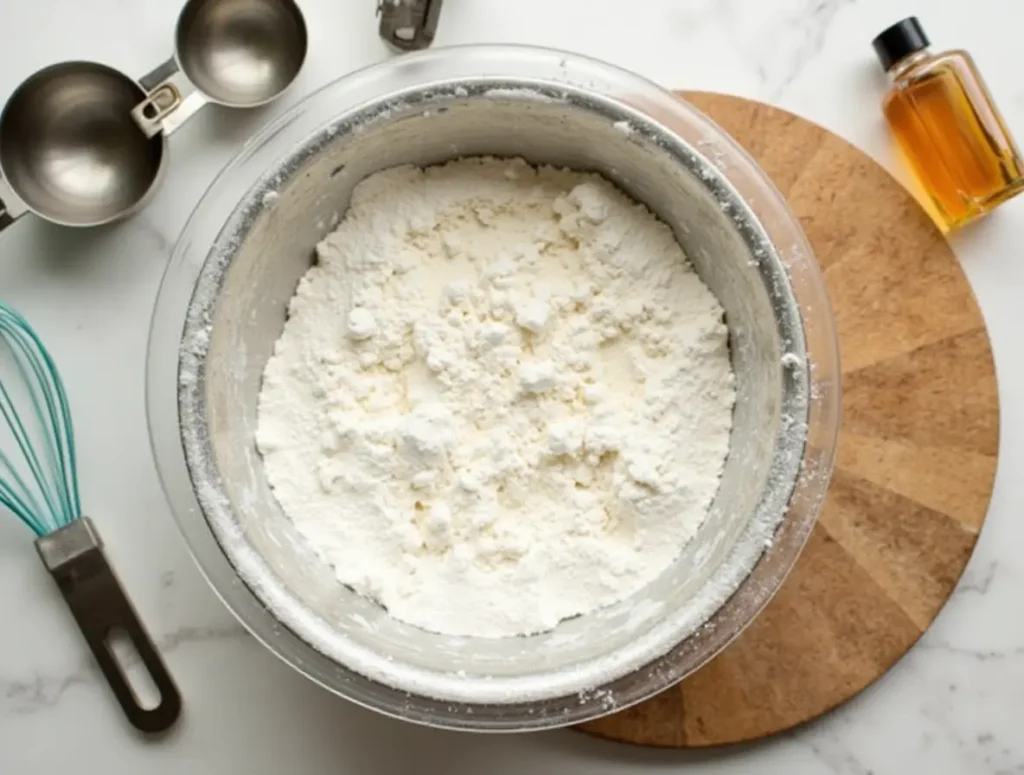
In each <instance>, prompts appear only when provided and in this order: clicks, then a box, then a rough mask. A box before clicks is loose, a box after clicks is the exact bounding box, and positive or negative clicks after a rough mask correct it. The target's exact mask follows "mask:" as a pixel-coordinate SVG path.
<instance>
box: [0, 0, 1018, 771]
mask: <svg viewBox="0 0 1024 775" xmlns="http://www.w3.org/2000/svg"><path fill="white" fill-rule="evenodd" d="M301 2H302V7H303V11H304V13H305V14H306V17H307V20H308V21H309V23H310V31H311V51H310V57H309V60H308V61H307V64H306V67H305V69H304V71H303V73H302V74H301V76H300V78H299V80H298V82H297V83H296V84H295V86H294V87H293V89H292V90H291V91H290V92H289V93H288V94H287V95H286V97H285V99H284V100H283V101H282V103H281V104H279V105H275V106H273V107H272V108H270V109H268V110H265V111H262V112H261V113H260V114H259V115H258V116H255V117H250V118H247V119H245V120H240V119H235V118H230V117H225V115H224V113H223V111H209V112H208V113H207V114H205V115H203V116H202V117H200V118H199V119H197V120H196V121H195V122H194V123H193V124H190V125H189V126H187V127H185V128H184V129H182V130H181V131H180V132H178V133H177V134H175V135H174V136H173V137H172V138H171V139H170V141H169V145H170V154H169V166H168V174H167V175H166V178H165V180H164V181H163V184H162V187H161V189H160V191H158V192H157V194H156V196H155V197H154V198H153V200H152V202H151V203H150V205H149V206H148V207H147V209H146V210H145V212H144V213H142V214H140V215H139V216H137V217H136V218H134V219H133V220H131V221H129V222H127V223H124V224H120V225H118V226H115V227H105V228H103V229H100V230H97V231H96V232H94V233H91V234H82V233H70V232H67V231H62V230H59V229H55V228H51V227H48V226H44V225H42V224H40V223H38V222H32V221H31V220H25V221H24V222H19V223H18V224H16V225H15V226H13V227H11V228H10V229H8V230H6V231H5V232H4V233H3V234H2V235H0V296H2V298H4V300H5V301H9V302H12V303H14V304H15V305H16V306H18V307H19V308H20V309H21V310H22V311H23V312H24V313H25V314H26V315H27V316H28V317H29V318H30V319H31V320H32V321H33V323H34V324H36V326H37V327H38V328H39V329H40V330H42V331H43V332H44V334H45V336H46V337H47V344H48V345H49V346H50V348H51V350H52V351H53V353H54V356H55V357H56V359H57V360H58V362H59V363H60V365H61V369H62V371H63V372H64V377H65V381H66V382H67V385H68V389H69V392H70V394H71V402H72V405H73V408H74V411H75V413H76V421H77V425H78V431H79V433H78V435H79V444H80V451H81V454H82V460H83V469H84V470H83V482H84V483H85V485H84V486H85V493H84V495H85V501H86V503H87V504H88V507H89V510H90V513H91V514H93V515H95V516H96V517H97V519H98V520H99V521H100V524H101V527H102V530H103V533H104V536H105V537H106V540H107V542H108V544H109V546H110V549H111V552H112V554H114V555H115V557H114V561H115V565H116V566H117V568H118V570H119V573H120V574H121V575H122V578H123V579H125V580H126V583H127V586H128V588H129V590H130V592H131V594H132V597H133V599H134V601H135V604H136V606H137V607H138V609H139V611H140V613H141V614H142V616H143V617H144V619H145V620H146V622H147V623H148V625H149V626H150V628H151V630H152V632H153V634H154V637H155V638H156V639H157V641H158V643H159V645H160V647H161V649H163V651H164V652H165V654H166V656H167V661H168V663H169V665H170V668H171V670H172V671H173V673H174V675H175V677H176V679H177V680H178V682H179V685H180V687H181V689H182V693H183V695H184V701H185V718H184V720H183V722H182V724H181V726H180V727H179V728H178V729H177V730H176V731H175V733H174V734H173V735H171V736H170V737H168V738H166V739H164V740H161V741H154V742H145V741H141V740H140V739H138V738H137V737H135V736H134V735H133V734H132V733H131V731H130V730H129V729H128V728H127V726H126V725H125V724H124V722H123V720H122V719H121V718H120V717H119V712H118V710H117V708H116V706H115V704H114V703H113V701H112V700H111V698H110V697H109V696H108V690H107V689H106V687H105V686H104V685H103V684H102V683H101V682H100V680H99V676H98V673H97V671H96V668H95V667H94V666H93V664H92V662H91V658H90V657H89V655H88V653H87V651H86V649H85V647H84V644H83V643H82V641H81V639H80V638H79V637H78V635H77V632H76V631H75V630H74V628H73V625H72V624H70V622H69V616H68V614H67V611H66V609H65V608H64V607H63V603H62V602H61V601H60V599H59V597H58V596H57V595H56V594H55V593H54V592H53V590H52V589H51V587H50V586H49V585H50V582H49V580H48V579H47V577H46V575H45V573H43V572H42V571H41V569H40V568H39V565H38V562H37V561H36V560H35V558H34V556H33V553H32V550H31V545H30V544H29V543H28V542H27V541H26V542H24V543H25V545H24V546H21V545H14V542H15V541H16V540H17V539H16V538H14V536H16V535H18V534H16V533H15V532H14V529H13V528H12V529H9V530H8V529H0V540H2V541H3V542H4V543H5V544H7V543H10V544H12V545H10V546H8V545H5V546H4V547H3V549H0V554H2V556H3V558H4V561H3V562H0V617H2V620H3V622H4V624H3V625H2V626H0V773H3V775H35V773H46V774H47V775H49V773H54V772H58V771H61V770H64V769H66V770H71V769H74V770H75V771H78V772H86V773H92V772H97V773H99V772H104V773H113V775H120V774H121V773H123V774H124V775H134V774H135V773H140V772H145V773H147V774H149V773H154V774H156V775H165V774H166V775H171V774H172V773H173V774H174V775H177V774H178V773H180V772H183V771H191V770H195V771H197V772H204V773H205V772H223V773H269V774H273V773H278V772H286V771H287V772H292V773H295V775H313V774H316V775H319V774H320V773H324V774H325V775H326V773H337V772H360V773H373V775H398V774H399V773H402V774H403V775H404V773H408V772H412V771H423V772H446V773H449V774H451V775H470V774H471V773H478V772H489V773H495V775H512V773H517V774H518V773H520V772H535V773H540V774H542V775H543V774H544V773H552V774H553V773H558V774H559V775H583V774H584V773H586V774H587V775H611V773H616V775H618V774H620V773H626V775H641V774H644V775H647V774H648V773H669V772H680V771H683V770H684V769H685V770H686V771H687V772H688V773H695V774H696V775H705V773H709V774H714V775H720V774H724V775H739V773H748V772H757V773H759V775H783V774H784V775H830V774H832V773H835V774H836V775H886V774H888V773H905V772H928V773H930V774H931V775H1012V774H1014V773H1024V734H1022V732H1021V721H1020V720H1021V719H1022V718H1024V691H1022V687H1024V616H1022V615H1021V603H1020V590H1021V589H1022V588H1024V559H1022V558H1024V521H1022V520H1021V519H1020V503H1021V502H1024V479H1022V478H1021V477H1020V475H1019V472H1020V471H1022V470H1024V361H1022V360H1021V359H1020V357H1019V342H1020V338H1021V333H1022V323H1021V317H1020V314H1019V306H1020V299H1019V293H1020V289H1021V288H1024V262H1022V261H1021V260H1020V258H1019V256H1020V250H1019V242H1020V235H1021V228H1022V224H1024V199H1022V200H1020V201H1017V202H1012V203H1010V204H1009V205H1007V206H1006V207H1005V208H1003V209H1002V210H1001V211H1000V212H999V213H997V214H996V215H995V216H994V217H992V218H990V219H988V220H987V221H985V222H984V223H982V224H980V225H979V226H978V227H976V228H975V229H972V230H971V231H970V232H969V233H965V234H963V235H960V236H958V237H957V238H955V239H954V249H955V250H956V251H957V253H958V255H959V257H960V259H961V261H962V264H963V266H964V269H965V271H966V273H967V275H968V277H969V279H970V280H971V282H972V285H973V287H974V290H975V292H976V295H977V296H978V299H979V302H980V305H981V308H982V310H983V312H984V314H985V317H986V320H987V322H988V325H989V328H990V334H991V338H992V343H993V349H994V352H995V357H996V365H997V369H998V372H999V379H1000V397H1001V404H1002V417H1001V422H1002V429H1001V430H1002V433H1001V450H1000V470H999V473H998V475H997V480H996V488H995V493H994V496H993V500H992V506H991V510H990V515H989V518H988V521H987V524H986V526H985V529H984V531H983V533H982V536H981V539H980V542H979V545H978V548H977V550H976V553H975V556H974V558H973V560H972V562H971V564H970V566H969V567H968V571H967V573H966V575H965V576H964V579H963V581H962V582H961V584H960V587H959V588H958V590H957V592H956V593H955V594H954V596H953V598H952V599H951V600H950V602H949V603H948V604H947V606H946V608H945V610H944V611H943V612H942V614H941V615H940V616H939V619H938V620H937V621H936V623H935V625H934V626H933V628H932V629H931V630H930V631H929V632H928V633H927V634H926V635H925V636H924V637H923V638H922V640H921V642H920V643H919V644H918V645H917V646H916V647H915V648H914V649H913V650H912V651H911V653H910V654H909V655H908V656H907V657H906V658H905V659H903V660H902V661H901V662H900V663H899V664H897V666H896V667H895V668H894V669H893V670H892V671H891V672H890V673H889V674H888V675H887V676H885V677H884V678H883V679H882V680H881V681H879V682H878V683H876V684H875V685H873V686H871V687H869V688H868V689H867V690H866V691H865V692H863V693H862V694H861V695H860V696H858V697H857V698H855V699H854V700H853V701H852V702H850V703H848V704H847V705H845V706H844V707H842V708H840V709H838V710H837V711H836V712H834V713H832V714H830V715H829V716H827V717H825V718H824V719H821V720H820V721H817V722H814V723H812V724H809V725H808V726H806V727H804V728H801V729H798V730H796V731H794V732H792V733H790V734H786V735H783V736H780V737H779V738H777V739H773V740H768V741H765V742H763V743H760V744H756V745H750V746H740V747H737V748H733V749H728V750H724V751H712V752H696V753H693V752H678V751H653V750H641V749H633V748H628V747H624V746H619V745H614V744H609V743H605V742H602V741H598V740H591V739H589V738H585V737H583V736H582V735H579V734H577V733H573V732H558V733H551V734H543V735H535V736H530V737H499V738H494V737H477V736H468V735H453V734H447V733H441V732H435V731H431V730H423V729H418V728H415V727H412V726H410V725H407V724H403V723H401V722H398V721H393V720H389V719H385V718H383V717H380V716H377V715H375V714H371V713H369V712H367V711H363V710H361V709H358V708H356V707H355V706H353V705H350V704H348V703H346V702H344V701H341V700H339V699H337V698H334V697H332V696H331V695H329V694H328V693H327V692H325V691H323V690H322V689H320V688H319V687H317V686H315V685H313V684H312V683H311V682H309V681H307V680H305V679H304V678H301V677H300V676H298V675H296V674H295V673H293V672H292V671H290V670H289V669H288V668H287V667H286V666H284V665H283V664H281V663H280V662H278V661H277V660H276V659H274V658H273V657H272V656H271V655H270V654H269V653H268V652H266V650H264V649H263V648H262V647H260V646H259V645H258V644H257V643H256V642H255V641H254V640H253V639H252V638H251V637H249V636H248V635H246V634H245V633H244V631H243V630H242V628H241V627H240V626H239V625H237V624H236V623H235V622H234V620H233V619H232V618H231V616H230V615H229V614H228V613H227V612H226V611H225V610H224V609H223V607H222V606H221V605H220V603H219V602H218V601H217V600H216V598H215V597H214V596H213V595H212V593H211V592H210V591H209V590H208V589H207V587H206V585H205V582H204V581H203V580H202V578H201V577H200V575H199V572H198V570H197V569H196V568H195V566H194V564H193V563H192V561H191V560H190V559H189V557H188V555H187V552H186V551H185V549H184V546H183V544H182V542H181V541H180V540H179V539H178V537H177V532H176V529H175V527H174V525H173V521H172V518H171V516H170V513H169V510H168V508H167V507H166V506H165V504H164V500H163V496H162V493H161V492H160V487H159V484H158V482H157V479H156V474H155V471H154V470H153V467H152V464H151V463H150V461H149V450H148V443H147V438H146V431H145V427H146V419H145V415H144V404H143V399H142V391H143V369H144V359H145V342H146V331H147V330H148V326H149V317H150V314H151V311H152V303H153V299H154V296H155V293H156V288H157V284H158V283H159V279H160V275H161V273H162V270H163V266H164V263H165V262H166V260H167V257H168V256H169V253H170V250H171V248H172V246H173V243H174V240H175V239H176V236H177V234H178V232H179V231H180V229H181V227H182V225H183V224H184V222H185V220H186V218H187V217H188V214H189V213H190V212H191V210H192V208H193V207H194V205H195V203H196V201H197V200H198V198H199V197H200V196H201V194H202V192H203V191H204V190H205V188H206V186H207V185H209V183H210V181H211V180H212V179H213V177H214V175H215V174H216V173H217V171H218V170H219V169H220V168H221V167H222V165H223V164H225V163H226V162H227V161H228V160H229V159H230V157H231V155H232V154H233V153H234V152H235V151H236V150H237V149H238V147H239V145H240V142H241V141H242V140H243V139H244V137H245V136H246V134H247V133H248V132H249V131H252V130H253V129H255V127H256V126H257V125H258V124H259V123H260V122H262V121H265V120H269V119H270V118H272V117H273V116H275V115H277V114H278V113H279V112H280V111H281V110H283V109H285V108H286V107H287V106H288V105H289V104H294V102H295V101H297V100H298V99H301V98H302V97H303V96H305V95H307V94H309V93H310V92H311V91H313V90H314V89H316V88H318V87H319V86H321V85H323V84H324V83H327V82H328V81H330V80H333V79H334V78H337V77H339V76H340V75H342V74H344V73H346V72H349V71H351V70H354V69H356V68H358V67H361V66H364V65H367V64H370V63H372V62H375V61H379V60H381V59H384V58H385V57H387V56H389V54H388V53H387V52H386V51H385V50H384V48H383V46H382V45H381V44H379V42H378V41H377V39H376V36H375V29H376V28H375V19H374V6H375V0H301ZM129 6H130V7H129ZM178 10H179V9H178V7H177V4H176V3H168V2H166V0H136V2H132V3H130V4H126V3H124V2H122V0H88V2H82V3H70V2H68V0H37V2H34V3H19V4H13V5H11V7H10V8H9V9H7V11H6V14H5V18H4V22H3V24H0V95H3V96H4V97H6V95H8V94H10V92H11V91H12V90H13V89H14V87H15V86H16V85H17V83H18V82H19V81H20V80H21V79H22V78H24V77H26V76H27V75H28V74H29V73H31V72H32V71H34V70H36V69H38V68H39V67H42V66H45V65H47V64H50V63H52V62H55V61H58V60H61V59H71V58H88V59H98V60H100V61H104V62H108V63H110V64H113V65H116V66H118V67H122V68H124V69H125V70H126V71H128V72H131V73H134V74H141V73H143V72H146V71H148V70H149V69H151V68H152V67H153V66H154V65H155V64H156V63H157V62H158V61H160V60H161V59H163V58H165V57H166V56H167V55H168V54H169V53H170V40H171V37H172V27H173V22H174V18H175V17H176V15H177V12H178ZM914 12H917V13H918V14H919V15H920V16H921V17H922V20H923V22H924V23H925V25H926V27H927V29H928V31H929V33H930V35H931V36H932V38H933V40H934V41H935V42H936V45H937V46H944V47H964V48H966V49H968V50H970V51H971V52H972V53H974V54H975V56H976V58H977V59H978V61H979V64H980V66H981V69H982V71H983V72H984V74H985V75H986V77H987V79H988V82H989V86H990V88H991V90H992V91H993V93H994V94H995V97H996V100H997V102H998V103H999V104H1000V105H1001V106H1002V107H1003V109H1004V111H1005V113H1006V118H1007V120H1008V123H1009V124H1010V126H1011V127H1012V128H1014V129H1015V130H1016V132H1017V134H1018V135H1019V136H1024V88H1022V87H1021V85H1020V80H1019V67H1018V66H1017V65H1018V63H1017V61H1016V55H1015V53H1014V52H1015V49H1014V46H1013V42H1014V30H1015V29H1019V28H1020V27H1021V25H1022V24H1024V5H1021V4H1020V3H1019V0H990V2H989V3H986V4H985V8H984V11H983V12H978V11H972V10H969V8H968V6H967V5H965V4H964V3H962V2H958V1H957V0H933V2H930V3H920V2H918V3H911V2H909V0H777V1H773V2H771V3H767V2H762V1H761V0H633V2H623V1H622V0H559V1H558V2H542V1H541V0H519V2H515V3H511V2H507V1H506V0H448V2H446V3H445V8H444V15H443V18H442V21H441V27H440V30H439V37H438V43H439V44H454V43H473V42H492V41H493V42H520V43H535V44H540V45H549V46H556V47H562V48H567V49H572V50H576V51H579V52H581V53H585V54H590V55H593V56H597V57H600V58H603V59H608V60H611V61H614V62H617V63H619V64H621V65H623V66H625V67H628V68H630V69H633V70H636V71H638V72H640V73H642V74H644V75H647V76H648V77H650V78H652V79H654V80H657V81H659V82H661V83H663V84H665V85H666V86H670V87H676V88H690V89H705V90H717V91H724V92H730V93H735V94H740V95H742V96H747V97H752V98H756V99H761V100H764V101H768V102H772V103H775V104H778V105H780V106H781V107H784V108H786V109H788V110H792V111H794V112H797V113H800V114H802V115H804V116H806V117H808V118H810V119H812V120H815V121H817V122H819V123H822V124H824V125H826V126H827V127H828V128H829V129H831V130H833V131H835V132H838V133H839V134H840V135H843V136H844V137H846V138H847V139H849V140H850V141H851V142H853V143H855V144H856V145H858V146H859V147H861V148H863V149H865V150H866V151H867V152H868V153H870V154H871V155H872V156H874V157H875V158H876V159H878V160H879V161H880V162H882V163H883V164H885V165H886V166H888V167H889V168H890V169H891V170H892V171H893V172H894V174H896V175H897V176H898V177H899V178H900V179H903V180H905V179H906V176H905V174H904V173H903V171H902V169H901V168H900V167H899V166H898V163H897V160H896V158H895V155H894V154H893V153H892V150H891V146H890V144H889V142H888V139H887V136H886V133H885V131H884V128H883V126H882V124H881V120H880V117H879V112H878V102H879V100H880V97H881V92H882V90H883V89H884V78H883V77H882V76H881V74H880V73H878V72H877V67H876V66H875V65H874V63H873V60H872V54H871V51H870V40H871V37H872V36H873V35H874V34H876V33H877V32H878V31H880V30H881V29H882V28H883V27H885V26H887V25H888V24H890V23H892V22H894V21H896V20H897V19H899V18H901V17H902V16H904V15H908V14H910V13H914ZM112 418H113V419H112ZM58 741H59V744H58ZM84 751H88V754H87V755H85V754H84V753H83V752H84ZM197 764H199V765H200V766H199V768H198V769H196V765H197Z"/></svg>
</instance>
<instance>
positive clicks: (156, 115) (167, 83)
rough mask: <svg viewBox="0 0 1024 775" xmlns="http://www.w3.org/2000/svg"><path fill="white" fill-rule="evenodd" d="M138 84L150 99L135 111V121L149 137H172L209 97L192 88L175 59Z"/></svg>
mask: <svg viewBox="0 0 1024 775" xmlns="http://www.w3.org/2000/svg"><path fill="white" fill-rule="evenodd" d="M139 84H140V85H141V86H142V88H143V89H145V90H146V92H147V95H146V99H144V100H143V101H142V102H140V103H139V104H138V105H136V106H135V107H134V108H133V109H132V118H134V119H135V123H136V124H138V125H139V129H141V130H142V131H143V132H144V133H145V135H146V137H153V136H154V135H158V134H160V133H161V132H163V133H164V135H165V136H166V135H169V134H171V132H173V131H174V130H176V129H177V128H178V127H180V126H181V125H182V124H184V123H185V122H186V121H188V119H190V118H191V117H192V116H193V115H195V113H196V112H197V111H198V110H199V109H200V108H201V107H203V106H204V105H205V104H206V97H204V96H203V95H202V94H200V93H199V92H198V91H196V90H195V89H194V88H193V86H192V84H191V83H189V81H188V79H187V78H185V76H184V75H183V74H182V72H181V70H180V69H179V68H178V63H177V62H175V61H174V60H173V59H169V60H167V61H166V62H164V63H163V64H162V65H160V66H159V67H157V68H156V69H154V70H152V71H151V72H149V73H146V75H144V76H142V78H140V79H139Z"/></svg>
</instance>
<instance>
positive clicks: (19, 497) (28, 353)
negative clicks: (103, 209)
mask: <svg viewBox="0 0 1024 775" xmlns="http://www.w3.org/2000/svg"><path fill="white" fill-rule="evenodd" d="M19 406H20V411H19ZM0 418H2V422H0V432H2V431H3V426H4V425H6V426H7V429H8V430H9V434H7V438H4V437H3V436H0V506H2V507H6V509H7V510H9V511H10V512H11V513H13V514H14V516H16V517H17V518H18V519H20V520H21V521H22V522H23V523H25V525H26V526H27V527H28V528H29V529H30V530H32V532H34V533H35V534H36V542H35V544H36V549H37V551H38V552H39V556H40V558H42V561H43V564H44V565H45V566H46V568H47V570H49V571H50V574H51V575H52V576H53V578H54V580H55V581H56V582H57V586H58V587H59V588H60V591H61V593H62V594H63V596H64V599H65V600H66V601H67V604H68V607H69V608H70V609H71V613H72V614H73V615H74V617H75V621H76V622H77V623H78V626H79V628H80V629H81V630H82V634H83V635H84V636H85V640H86V642H87V643H88V645H89V648H90V649H91V650H92V653H93V656H94V657H95V658H96V661H97V662H98V663H99V666H100V669H101V670H102V671H103V675H104V676H105V677H106V679H107V682H108V683H109V684H110V688H111V689H112V690H113V692H114V695H115V696H116V697H117V700H118V702H119V703H120V704H121V707H122V709H123V710H124V712H125V714H126V715H127V717H128V720H129V721H130V722H131V723H132V725H133V726H135V727H136V728H138V729H140V730H142V731H144V732H161V731H163V730H165V729H168V728H169V727H170V726H171V725H172V724H173V723H174V722H175V720H176V719H177V718H178V715H179V713H180V712H181V696H180V695H179V694H178V690H177V687H176V686H175V684H174V681H173V680H172V679H171V676H170V674H169V673H168V672H167V668H166V667H165V665H164V663H163V660H162V659H161V657H160V654H159V652H158V651H157V650H156V648H155V646H154V645H153V642H152V640H151V639H150V637H149V635H148V634H147V632H146V630H145V629H144V628H143V626H142V623H141V622H140V621H139V618H138V616H137V614H136V613H135V609H134V608H133V606H132V604H131V601H130V600H129V599H128V597H127V595H125V593H124V590H123V589H122V587H121V584H120V582H119V581H118V579H117V577H116V575H115V574H114V571H113V569H112V568H111V567H110V565H109V564H108V562H107V558H106V555H105V554H104V552H103V542H102V540H101V539H100V536H99V533H98V532H97V531H96V527H95V525H93V523H92V521H91V520H90V519H89V518H88V517H84V516H82V512H81V508H80V504H79V495H78V475H77V472H76V468H75V438H74V430H73V427H72V423H71V411H70V409H69V408H68V399H67V394H66V393H65V391H64V384H63V382H62V381H61V378H60V374H59V373H58V371H57V367H56V365H55V364H54V362H53V358H51V357H50V354H49V352H47V350H46V348H45V347H44V346H43V343H42V341H40V339H39V337H38V336H37V335H36V332H35V331H34V330H33V329H32V327H31V326H30V325H29V324H28V323H27V322H26V321H25V319H24V318H23V317H22V316H21V315H20V314H18V313H17V312H15V311H14V310H13V309H11V308H10V307H9V306H7V305H6V304H4V303H3V302H0ZM5 447H9V449H10V452H8V451H7V450H6V449H5ZM117 637H127V638H128V639H129V640H130V641H131V644H132V645H133V646H134V647H135V650H136V651H137V653H138V655H139V657H140V659H141V661H142V664H143V665H144V666H145V668H146V670H147V672H148V673H149V677H150V679H151V680H152V682H153V685H154V686H155V687H156V689H157V691H158V692H159V695H160V697H159V701H158V703H157V704H156V705H154V706H152V707H144V706H143V705H142V703H141V702H140V700H139V698H138V697H136V694H135V692H134V690H133V689H132V687H131V684H130V683H129V681H128V678H127V676H126V674H125V672H124V670H123V669H122V665H121V663H120V662H119V660H118V657H117V655H116V654H115V652H114V646H113V644H114V639H115V638H117Z"/></svg>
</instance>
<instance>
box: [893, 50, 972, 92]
mask: <svg viewBox="0 0 1024 775" xmlns="http://www.w3.org/2000/svg"><path fill="white" fill-rule="evenodd" d="M945 73H953V74H956V75H970V76H975V75H976V74H977V66H976V65H975V64H974V59H973V57H971V55H970V54H969V53H968V52H966V51H964V50H963V49H950V50H949V51H940V52H938V53H936V54H930V55H929V56H928V57H926V58H924V59H922V60H920V61H918V62H915V63H914V64H912V65H911V66H909V67H907V68H906V69H905V70H903V71H902V72H900V73H898V75H897V76H896V78H895V80H894V81H893V87H894V88H906V87H908V86H912V85H913V84H915V83H918V82H920V81H924V80H929V79H931V78H934V77H935V76H937V75H942V74H945Z"/></svg>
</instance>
